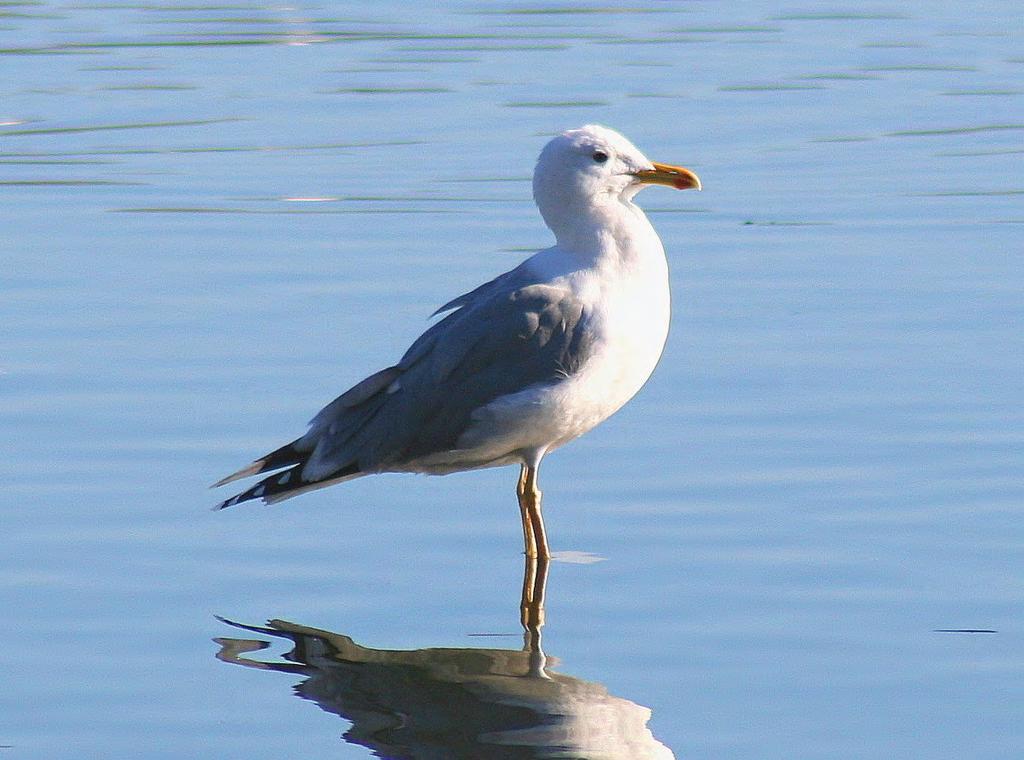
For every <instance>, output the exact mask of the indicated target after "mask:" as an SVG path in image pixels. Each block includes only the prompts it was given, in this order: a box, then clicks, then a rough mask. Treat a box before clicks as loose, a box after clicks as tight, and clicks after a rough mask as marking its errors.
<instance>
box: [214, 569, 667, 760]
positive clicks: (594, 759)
mask: <svg viewBox="0 0 1024 760" xmlns="http://www.w3.org/2000/svg"><path fill="white" fill-rule="evenodd" d="M547 573H548V562H547V560H545V559H543V558H540V559H538V558H530V557H527V558H526V564H525V571H524V574H523V596H522V607H521V612H522V623H523V629H524V631H525V636H524V646H523V649H522V650H521V651H515V650H510V649H417V650H414V651H390V650H385V649H370V648H368V647H363V646H360V645H358V644H356V643H355V642H354V641H352V639H350V638H349V637H348V636H343V635H341V634H337V633H331V632H330V631H323V630H319V629H316V628H307V627H305V626H301V625H296V624H294V623H287V622H284V621H282V620H272V621H270V623H269V624H268V625H267V626H266V627H259V626H246V625H239V624H238V623H231V625H234V626H235V627H237V628H242V629H244V630H248V631H255V632H257V633H260V634H265V635H267V636H272V637H274V638H280V639H288V640H290V641H291V642H292V644H293V648H292V650H291V651H290V652H288V653H287V654H284V655H282V657H281V659H280V661H278V662H265V661H261V660H254V659H249V658H247V657H244V656H243V655H245V654H246V653H248V652H253V651H258V650H261V649H266V648H267V647H268V646H270V643H269V642H267V641H263V640H254V639H230V638H218V639H215V641H217V643H219V644H220V645H221V650H220V652H218V654H217V657H218V659H220V660H223V661H224V662H230V663H233V664H236V665H244V666H246V667H251V668H258V669H261V670H275V671H279V672H283V673H295V674H299V675H302V676H305V680H304V681H302V682H301V683H300V684H298V685H297V686H296V687H295V690H296V693H298V695H299V696H301V697H304V698H305V699H310V700H312V701H314V702H316V703H317V704H318V705H320V707H322V708H323V709H324V710H326V711H327V712H332V713H335V714H337V715H340V716H342V717H343V718H346V719H347V720H349V721H351V723H352V727H351V728H350V729H349V730H348V732H347V733H346V734H345V739H346V740H347V741H349V742H352V743H353V744H361V745H363V746H365V747H368V748H369V749H371V750H373V752H374V754H376V755H377V756H379V757H383V758H391V759H393V760H440V759H441V758H444V759H445V760H480V759H482V758H486V759H487V760H505V759H507V760H513V758H515V759H519V758H522V759H523V760H526V759H527V758H561V759H562V760H568V759H569V758H579V759H581V760H584V759H585V760H668V759H669V758H673V757H674V755H673V754H672V752H671V751H670V750H669V749H668V748H667V747H666V746H665V745H663V744H661V743H660V742H659V741H658V740H657V739H655V738H654V736H652V734H651V732H650V730H649V729H648V728H647V721H648V719H649V718H650V716H651V711H650V710H648V709H647V708H646V707H641V706H639V705H637V704H634V703H633V702H630V701H629V700H626V699H622V698H620V697H614V696H612V695H610V694H609V693H608V691H607V689H605V687H604V686H602V685H601V684H599V683H594V682H591V681H583V680H580V679H578V678H573V677H572V676H566V675H562V674H561V673H552V672H550V671H549V670H548V660H547V658H546V657H545V655H544V652H543V650H542V649H541V628H542V627H543V625H544V594H545V587H546V584H547ZM225 622H229V621H225Z"/></svg>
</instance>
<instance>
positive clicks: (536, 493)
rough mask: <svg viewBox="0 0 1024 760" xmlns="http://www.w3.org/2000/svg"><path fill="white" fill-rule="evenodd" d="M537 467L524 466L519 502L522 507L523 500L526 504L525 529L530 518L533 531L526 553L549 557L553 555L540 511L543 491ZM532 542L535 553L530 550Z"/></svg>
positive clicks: (531, 555) (544, 557)
mask: <svg viewBox="0 0 1024 760" xmlns="http://www.w3.org/2000/svg"><path fill="white" fill-rule="evenodd" d="M537 469H538V468H536V467H530V466H528V465H524V466H523V473H522V475H521V476H520V480H521V481H522V484H523V498H522V499H521V500H520V502H519V504H520V508H521V509H522V508H523V502H525V504H526V506H525V509H524V512H525V517H524V530H525V520H526V518H529V521H530V528H531V530H532V532H533V541H532V542H530V541H527V544H526V555H527V556H528V557H542V558H543V559H548V558H549V557H550V556H551V552H550V551H549V550H548V537H547V532H546V531H545V530H544V517H543V516H542V515H541V513H540V499H541V491H540V489H539V488H538V487H537ZM531 543H532V544H533V553H531V552H530V548H531V546H530V544H531Z"/></svg>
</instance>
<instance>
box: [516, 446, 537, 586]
mask: <svg viewBox="0 0 1024 760" xmlns="http://www.w3.org/2000/svg"><path fill="white" fill-rule="evenodd" d="M527 470H528V468H527V466H526V465H525V464H524V465H523V466H522V469H520V471H519V482H518V483H516V497H517V498H518V499H519V515H520V517H521V518H522V520H523V545H524V547H525V550H526V556H527V557H536V556H537V538H536V536H534V533H533V523H532V522H531V521H530V506H529V496H528V495H527V493H526V478H527ZM524 594H525V588H524Z"/></svg>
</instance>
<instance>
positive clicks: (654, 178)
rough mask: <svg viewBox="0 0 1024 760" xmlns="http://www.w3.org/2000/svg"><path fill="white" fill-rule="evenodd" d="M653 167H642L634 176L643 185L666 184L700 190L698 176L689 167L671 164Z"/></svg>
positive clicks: (677, 188)
mask: <svg viewBox="0 0 1024 760" xmlns="http://www.w3.org/2000/svg"><path fill="white" fill-rule="evenodd" d="M653 166H654V168H653V169H643V170H641V171H638V172H637V173H636V175H635V176H636V178H637V179H638V180H640V181H641V182H643V183H644V184H645V185H667V186H668V187H674V188H675V189H676V190H690V189H693V190H700V189H701V185H700V177H698V176H697V175H696V174H694V173H693V172H692V171H690V170H689V169H686V168H684V167H682V166H672V165H671V164H657V163H656V164H654V165H653Z"/></svg>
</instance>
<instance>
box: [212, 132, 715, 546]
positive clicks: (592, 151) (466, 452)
mask: <svg viewBox="0 0 1024 760" xmlns="http://www.w3.org/2000/svg"><path fill="white" fill-rule="evenodd" d="M649 184H656V185H668V186H670V187H675V188H678V189H685V188H698V189H699V188H700V180H699V179H698V178H697V176H696V175H695V174H694V173H693V172H691V171H689V170H688V169H684V168H681V167H676V166H669V165H666V164H655V163H652V162H651V161H649V160H648V159H647V158H646V157H645V156H644V155H643V154H642V153H641V152H640V151H639V150H637V148H636V147H634V146H633V144H632V143H630V142H629V141H628V140H627V139H626V138H624V137H623V136H622V135H620V134H618V133H617V132H614V131H612V130H610V129H607V128H604V127H598V126H586V127H583V128H581V129H575V130H571V131H569V132H565V133H564V134H562V135H559V136H558V137H556V138H554V139H553V140H551V142H549V143H548V144H547V146H546V147H545V148H544V150H543V152H542V153H541V155H540V158H539V160H538V161H537V168H536V171H535V172H534V177H533V195H534V199H535V200H536V202H537V205H538V207H539V208H540V212H541V215H542V216H543V217H544V221H545V222H546V223H547V225H548V227H550V228H551V230H552V232H554V234H555V241H556V242H555V245H554V246H553V247H551V248H548V249H546V250H543V251H541V252H540V253H538V254H536V255H534V256H532V257H531V258H529V259H527V260H526V261H524V262H523V263H522V264H520V265H519V266H518V267H516V268H515V269H513V270H511V271H509V272H506V273H505V274H502V275H499V276H498V277H496V278H495V279H493V280H491V281H490V282H488V283H485V284H483V285H481V286H480V287H478V288H476V289H475V290H473V291H471V292H469V293H466V294H464V295H461V296H459V297H458V298H455V299H454V300H452V301H449V302H448V303H447V304H445V305H444V306H442V307H441V308H440V309H439V310H438V311H439V312H451V313H450V314H448V316H446V317H445V318H444V319H442V320H441V321H439V322H437V323H436V324H435V325H433V326H432V327H430V328H429V329H428V330H427V331H426V332H425V333H424V334H423V335H422V336H420V338H419V339H418V340H417V341H416V342H415V343H413V345H412V347H411V348H410V349H409V350H408V351H407V352H406V354H405V356H403V357H402V359H401V360H400V361H399V362H398V364H395V365H393V366H391V367H388V368H386V369H383V370H381V371H379V372H377V373H376V374H373V375H370V376H369V377H368V378H366V379H365V380H363V381H362V382H360V383H358V384H356V385H355V386H354V387H353V388H351V389H350V390H348V391H346V392H345V393H343V394H342V395H341V396H339V397H338V398H337V399H335V400H334V401H332V402H331V403H330V404H328V405H327V406H326V407H324V408H323V409H322V410H321V411H320V412H319V414H317V415H316V417H314V418H313V421H312V422H311V423H310V428H309V431H308V432H307V433H306V434H305V435H303V436H302V437H300V438H298V439H296V440H294V441H292V442H291V443H289V444H287V445H285V446H283V447H281V448H279V449H277V450H276V451H273V452H271V453H270V454H267V455H266V456H264V457H263V458H261V459H258V460H257V461H255V462H254V463H253V464H251V465H249V466H248V467H245V468H243V469H241V470H239V471H238V472H236V473H234V474H233V475H229V476H228V477H226V478H224V479H223V480H221V481H220V482H219V483H217V485H222V484H224V483H228V482H230V481H232V480H235V479H237V478H244V477H248V476H251V475H257V474H261V473H274V474H271V475H269V476H268V477H266V478H264V479H263V480H261V481H260V482H258V483H257V484H256V485H254V486H252V487H251V488H249V489H248V490H246V491H243V492H242V493H240V494H238V495H237V496H234V497H232V498H230V499H228V500H227V501H224V502H222V503H221V504H220V507H228V506H231V505H232V504H237V503H239V502H242V501H248V500H250V499H258V498H262V499H263V500H264V501H265V502H268V503H271V502H276V501H280V500H282V499H287V498H289V497H291V496H295V495H298V494H300V493H304V492H306V491H310V490H314V489H317V488H322V487H324V486H328V485H331V484H332V483H339V482H341V481H344V480H351V479H352V478H357V477H361V476H363V475H368V474H371V473H378V472H424V473H430V474H435V475H442V474H446V473H450V472H456V471H460V470H470V469H475V468H479V467H493V466H498V465H506V464H519V465H520V468H521V469H520V475H519V482H518V485H517V487H516V493H517V496H518V498H519V506H520V511H521V517H522V523H523V537H524V541H525V544H526V553H527V555H529V556H537V555H539V556H542V557H546V556H548V546H547V539H546V537H545V533H544V523H543V520H542V518H541V512H540V496H541V493H540V489H539V488H538V487H537V472H538V469H539V467H540V462H541V459H542V458H543V457H544V455H545V454H546V453H547V452H549V451H552V450H553V449H555V448H557V447H559V446H561V445H563V444H564V443H567V442H568V441H571V440H572V439H574V438H576V437H578V436H580V435H582V434H583V433H585V432H587V431H588V430H590V429H591V428H592V427H594V426H595V425H597V424H598V423H599V422H601V421H602V420H604V419H606V418H607V417H608V416H609V415H611V414H613V413H614V412H615V411H616V410H617V409H619V407H621V406H622V405H623V404H625V403H626V402H627V401H628V400H629V399H630V398H631V397H632V396H633V395H634V394H635V393H636V392H637V391H638V390H639V389H640V387H641V386H642V385H643V384H644V383H645V382H646V381H647V378H648V377H649V376H650V374H651V372H652V371H653V370H654V366H655V364H657V362H658V358H659V357H660V356H661V351H662V348H663V346H664V344H665V337H666V335H667V333H668V322H669V287H668V267H667V264H666V262H665V252H664V249H663V248H662V245H661V241H660V240H659V239H658V235H657V233H655V231H654V228H653V227H652V226H651V224H650V222H649V221H648V220H647V217H646V216H645V215H644V213H643V211H641V210H640V208H639V207H638V206H636V205H634V203H633V197H634V196H635V195H636V194H637V193H638V192H639V191H640V190H641V189H642V188H643V187H644V186H645V185H649Z"/></svg>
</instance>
